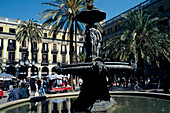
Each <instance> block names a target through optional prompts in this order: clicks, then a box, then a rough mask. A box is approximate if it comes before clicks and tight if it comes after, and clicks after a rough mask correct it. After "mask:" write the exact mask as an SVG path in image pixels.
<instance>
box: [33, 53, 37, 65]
mask: <svg viewBox="0 0 170 113" xmlns="http://www.w3.org/2000/svg"><path fill="white" fill-rule="evenodd" d="M33 57H34V61H35V63H37V53H34V54H33Z"/></svg>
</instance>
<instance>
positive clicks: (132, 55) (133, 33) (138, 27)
mask: <svg viewBox="0 0 170 113" xmlns="http://www.w3.org/2000/svg"><path fill="white" fill-rule="evenodd" d="M122 18H123V20H122V21H121V24H122V27H123V28H124V32H123V33H121V34H118V35H115V36H114V37H113V38H111V39H110V40H109V41H108V43H107V44H106V46H105V47H104V50H105V51H104V52H103V54H104V56H105V58H107V57H110V58H111V59H114V60H119V61H129V60H130V59H134V61H135V63H136V64H137V65H138V67H142V66H141V65H143V66H144V60H145V62H147V63H149V64H150V63H151V61H155V62H156V64H157V66H159V64H160V58H163V57H164V58H166V59H167V60H168V61H170V57H169V53H170V48H169V47H170V43H169V41H170V40H169V34H168V33H169V32H168V33H167V32H162V30H160V29H159V26H158V22H159V21H160V20H161V19H160V18H158V17H152V16H151V15H150V14H149V12H148V11H146V10H142V9H139V10H138V11H130V12H129V13H127V14H126V15H122Z"/></svg>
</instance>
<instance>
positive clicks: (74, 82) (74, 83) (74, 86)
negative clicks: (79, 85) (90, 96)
mask: <svg viewBox="0 0 170 113" xmlns="http://www.w3.org/2000/svg"><path fill="white" fill-rule="evenodd" d="M75 89H76V80H75V79H73V90H74V91H75Z"/></svg>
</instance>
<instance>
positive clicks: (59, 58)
mask: <svg viewBox="0 0 170 113" xmlns="http://www.w3.org/2000/svg"><path fill="white" fill-rule="evenodd" d="M60 54H61V44H58V62H61V55H60Z"/></svg>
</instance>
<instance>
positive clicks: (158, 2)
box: [103, 0, 170, 45]
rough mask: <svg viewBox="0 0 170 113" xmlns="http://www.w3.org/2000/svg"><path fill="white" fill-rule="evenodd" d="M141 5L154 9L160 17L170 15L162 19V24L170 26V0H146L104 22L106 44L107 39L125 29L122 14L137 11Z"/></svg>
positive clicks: (154, 13) (144, 7)
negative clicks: (121, 21) (122, 25)
mask: <svg viewBox="0 0 170 113" xmlns="http://www.w3.org/2000/svg"><path fill="white" fill-rule="evenodd" d="M140 7H142V8H143V9H149V10H151V11H152V14H153V15H156V16H160V17H168V18H167V19H166V20H164V21H161V22H160V23H161V24H164V25H166V26H168V27H169V28H170V0H146V1H145V2H143V3H141V4H139V5H137V6H135V7H133V8H131V9H129V10H127V11H125V12H123V13H121V14H119V15H118V16H116V17H113V18H111V19H110V20H108V21H106V22H105V23H103V31H104V32H103V44H104V45H105V44H106V43H107V41H108V40H109V39H110V38H112V37H113V36H115V35H116V34H119V33H121V32H123V31H124V29H122V27H121V24H120V22H119V20H122V17H121V15H122V14H123V15H124V14H127V13H128V12H129V11H136V10H138V9H139V8H140Z"/></svg>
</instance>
